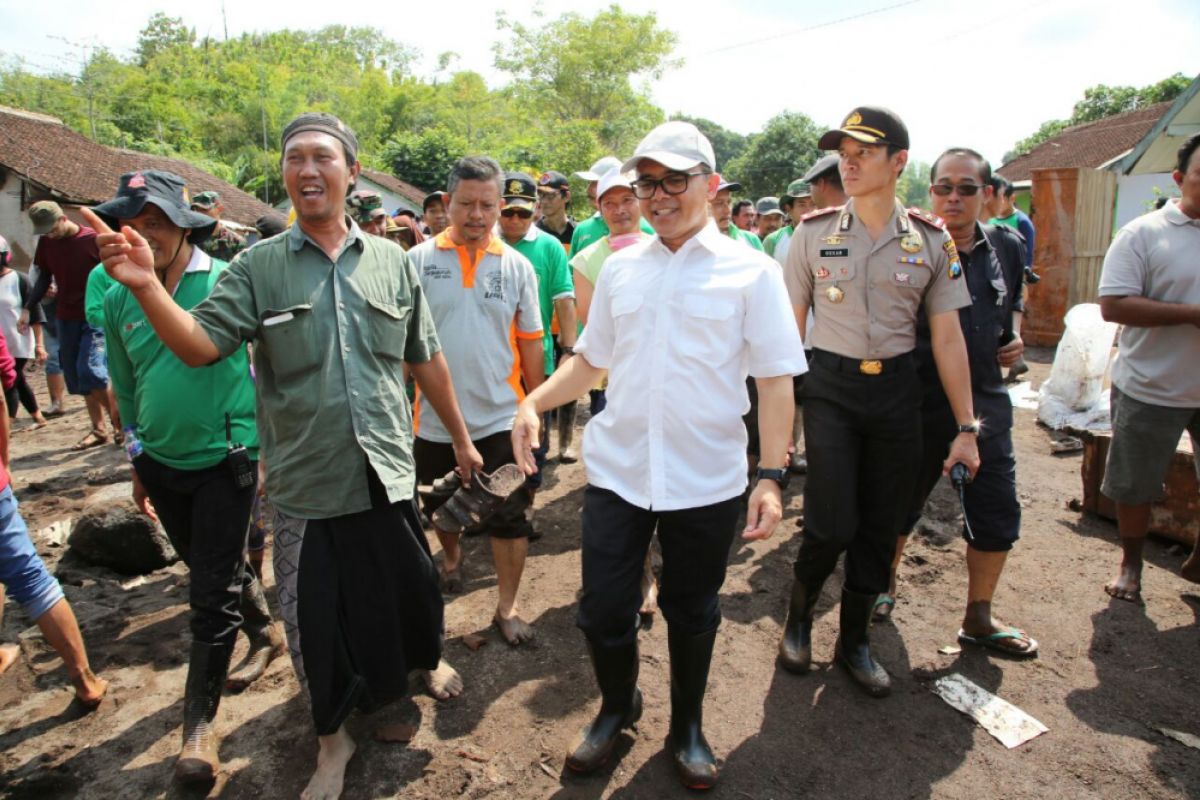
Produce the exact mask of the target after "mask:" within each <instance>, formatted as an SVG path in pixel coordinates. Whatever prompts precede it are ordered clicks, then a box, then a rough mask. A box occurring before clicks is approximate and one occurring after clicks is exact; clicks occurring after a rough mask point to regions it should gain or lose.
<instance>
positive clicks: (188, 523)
mask: <svg viewBox="0 0 1200 800" xmlns="http://www.w3.org/2000/svg"><path fill="white" fill-rule="evenodd" d="M133 468H134V469H135V470H136V471H137V475H138V479H139V480H141V482H142V486H143V487H144V488H145V489H146V494H147V495H149V496H150V502H151V503H153V504H154V510H155V511H156V512H157V513H158V518H159V520H160V521H161V522H162V526H163V530H165V531H166V532H167V538H168V539H170V540H171V545H172V546H173V547H174V548H175V552H177V553H179V557H180V558H181V559H183V563H185V564H187V566H188V570H189V572H190V578H189V580H190V582H191V585H190V590H189V591H190V598H189V599H190V603H191V607H192V618H191V629H192V638H193V639H194V640H195V641H197V642H203V643H205V644H232V643H233V641H234V639H236V638H237V632H238V628H240V627H241V624H242V613H241V600H242V591H243V584H246V583H251V582H253V581H255V580H257V578H256V577H255V576H254V571H253V570H250V569H247V568H246V537H247V536H248V535H249V529H250V507H251V505H252V504H253V503H254V494H255V491H256V486H255V484H251V485H250V486H247V487H245V488H238V487H237V485H236V484H235V483H234V482H233V473H232V471H231V470H230V468H229V465H228V463H227V462H225V461H221V462H220V463H218V464H216V465H214V466H211V467H206V468H204V469H175V468H174V467H169V466H167V465H166V464H164V463H162V462H161V461H157V460H155V459H154V458H152V457H151V456H150V454H149V453H142V454H141V455H139V456H138V457H137V458H135V459H133ZM254 474H255V475H257V474H258V471H257V470H254Z"/></svg>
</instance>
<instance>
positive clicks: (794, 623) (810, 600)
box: [779, 578, 825, 675]
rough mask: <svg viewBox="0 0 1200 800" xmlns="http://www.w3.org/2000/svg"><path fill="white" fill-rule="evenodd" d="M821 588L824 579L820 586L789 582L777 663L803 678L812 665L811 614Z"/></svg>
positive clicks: (797, 581)
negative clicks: (789, 592) (790, 584)
mask: <svg viewBox="0 0 1200 800" xmlns="http://www.w3.org/2000/svg"><path fill="white" fill-rule="evenodd" d="M824 585H825V581H824V579H822V580H821V582H820V583H805V582H803V581H801V580H800V579H799V578H796V579H795V581H793V582H792V599H791V602H790V604H789V605H788V615H787V621H786V622H784V623H783V636H782V637H781V638H780V639H779V664H780V666H782V667H783V668H784V669H786V670H787V671H788V672H795V673H797V674H799V675H803V674H804V673H806V672H808V668H809V667H810V666H811V665H812V626H813V615H814V614H815V613H816V610H817V602H818V601H819V600H820V599H821V588H822V587H823V586H824Z"/></svg>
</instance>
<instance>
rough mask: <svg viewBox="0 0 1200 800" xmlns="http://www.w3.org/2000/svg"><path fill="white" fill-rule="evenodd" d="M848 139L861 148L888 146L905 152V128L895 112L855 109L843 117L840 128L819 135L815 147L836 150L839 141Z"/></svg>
mask: <svg viewBox="0 0 1200 800" xmlns="http://www.w3.org/2000/svg"><path fill="white" fill-rule="evenodd" d="M844 136H849V137H850V138H851V139H857V140H858V141H860V142H863V143H864V144H891V145H895V146H896V147H899V148H900V149H901V150H907V149H908V128H907V127H905V125H904V123H903V122H902V121H901V119H900V117H898V116H897V115H896V112H894V111H890V110H888V109H886V108H883V107H882V106H859V107H858V108H856V109H854V110H853V111H851V112H850V113H849V114H847V115H846V119H844V120H843V121H842V125H841V127H840V128H834V129H833V130H831V131H826V132H825V133H824V134H822V136H821V138H820V140H819V141H818V142H817V147H819V148H821V149H822V150H837V149H838V145H840V144H841V143H842V137H844Z"/></svg>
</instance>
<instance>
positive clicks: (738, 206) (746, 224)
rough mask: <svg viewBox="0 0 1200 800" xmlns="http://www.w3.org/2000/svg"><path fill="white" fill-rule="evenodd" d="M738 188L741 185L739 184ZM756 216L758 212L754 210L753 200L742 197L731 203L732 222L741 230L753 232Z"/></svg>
mask: <svg viewBox="0 0 1200 800" xmlns="http://www.w3.org/2000/svg"><path fill="white" fill-rule="evenodd" d="M739 188H741V187H740V186H739ZM757 217H758V212H757V211H755V209H754V203H753V202H751V201H749V200H746V199H745V198H743V199H741V200H738V201H737V202H736V203H734V204H733V224H734V225H737V226H738V227H739V228H741V229H742V230H744V231H749V232H751V233H753V232H754V221H755V219H757Z"/></svg>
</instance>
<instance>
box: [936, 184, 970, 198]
mask: <svg viewBox="0 0 1200 800" xmlns="http://www.w3.org/2000/svg"><path fill="white" fill-rule="evenodd" d="M982 188H983V187H982V186H980V185H979V184H977V183H935V184H933V185H932V186H930V187H929V191H931V192H933V193H934V194H936V195H937V196H938V197H949V196H950V194H951V193H952V192H958V196H959V197H974V196H975V195H977V194H979V190H980V189H982Z"/></svg>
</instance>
